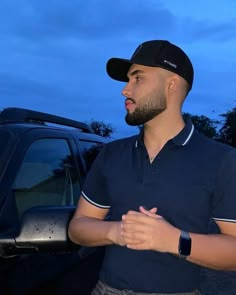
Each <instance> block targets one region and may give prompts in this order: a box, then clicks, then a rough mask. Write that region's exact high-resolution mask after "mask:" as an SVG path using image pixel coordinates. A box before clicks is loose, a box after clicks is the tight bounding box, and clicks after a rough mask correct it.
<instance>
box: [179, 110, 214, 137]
mask: <svg viewBox="0 0 236 295" xmlns="http://www.w3.org/2000/svg"><path fill="white" fill-rule="evenodd" d="M183 118H184V119H185V120H188V119H191V120H192V122H193V124H194V126H195V127H196V129H197V130H198V131H199V132H201V133H202V134H204V135H206V136H208V137H210V138H213V139H216V138H217V135H218V132H217V130H216V126H217V124H219V122H218V121H216V120H212V119H210V118H208V117H206V116H203V115H201V116H198V115H191V114H189V113H183Z"/></svg>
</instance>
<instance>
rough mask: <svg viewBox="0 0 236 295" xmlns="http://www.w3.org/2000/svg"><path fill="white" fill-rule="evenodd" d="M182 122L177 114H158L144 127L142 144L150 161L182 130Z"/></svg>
mask: <svg viewBox="0 0 236 295" xmlns="http://www.w3.org/2000/svg"><path fill="white" fill-rule="evenodd" d="M184 125H185V123H184V120H183V117H182V115H181V114H180V113H179V114H172V116H170V114H168V115H167V114H160V115H158V116H157V117H156V118H154V119H153V120H151V121H149V122H148V123H146V124H145V125H144V144H145V146H146V148H147V151H148V154H149V157H150V159H153V158H154V157H155V156H156V155H157V154H158V153H159V152H160V151H161V149H162V148H163V146H164V145H165V144H166V143H167V141H169V140H170V139H172V138H174V137H175V136H176V135H177V134H178V133H179V132H180V131H181V130H182V129H183V128H184Z"/></svg>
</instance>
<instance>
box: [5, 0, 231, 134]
mask: <svg viewBox="0 0 236 295" xmlns="http://www.w3.org/2000/svg"><path fill="white" fill-rule="evenodd" d="M0 1H1V2H0V95H1V101H0V108H1V109H2V108H6V107H22V108H30V109H33V110H38V111H42V112H49V113H53V114H56V115H59V116H66V117H69V118H71V119H75V120H81V121H86V122H90V121H91V120H99V121H103V122H105V123H108V124H111V125H112V126H113V127H114V128H115V130H116V131H115V133H114V134H113V137H114V138H120V137H126V136H129V135H132V134H135V133H137V131H138V129H137V127H129V126H127V125H126V123H125V121H124V116H125V108H124V98H123V97H122V95H121V89H122V87H123V86H124V83H121V82H117V81H115V80H112V79H110V78H109V77H108V75H107V74H106V62H107V60H108V59H109V58H110V57H124V58H130V57H131V55H132V53H133V51H134V50H135V48H136V47H137V46H138V45H139V44H140V43H142V42H144V41H147V40H152V39H166V40H169V41H170V42H172V43H175V44H176V45H178V46H180V47H181V48H182V49H184V51H185V52H186V53H187V54H188V56H189V57H190V59H191V60H192V63H193V66H194V69H195V79H194V85H193V89H192V90H191V92H190V94H189V96H188V98H187V100H186V103H185V106H184V109H183V111H185V112H189V113H191V114H196V115H205V116H208V117H209V118H211V119H218V118H219V114H221V113H224V112H227V111H228V110H230V109H232V107H235V106H236V96H235V93H236V1H235V0H224V1H223V0H222V1H221V0H218V1H213V0H198V1H191V0H178V1H177V0H163V1H159V0H145V1H144V0H142V1H141V0H116V1H113V0H87V1H82V0H47V1H44V0H0Z"/></svg>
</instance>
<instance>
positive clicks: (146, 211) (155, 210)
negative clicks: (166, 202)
mask: <svg viewBox="0 0 236 295" xmlns="http://www.w3.org/2000/svg"><path fill="white" fill-rule="evenodd" d="M139 211H140V212H142V213H144V214H146V215H149V213H153V214H156V212H157V208H156V207H153V208H152V209H150V210H148V209H147V208H145V206H140V207H139Z"/></svg>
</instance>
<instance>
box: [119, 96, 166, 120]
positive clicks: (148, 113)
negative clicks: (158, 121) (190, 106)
mask: <svg viewBox="0 0 236 295" xmlns="http://www.w3.org/2000/svg"><path fill="white" fill-rule="evenodd" d="M165 109H166V99H165V97H164V96H161V97H159V98H157V97H155V98H154V99H152V98H149V99H147V102H146V103H145V104H144V105H143V106H141V107H137V108H136V109H135V111H134V112H133V113H127V114H126V116H125V121H126V123H127V124H128V125H131V126H139V125H143V124H145V123H146V122H148V121H150V120H152V119H153V118H155V117H156V116H158V115H159V114H160V113H162V112H163V111H164V110H165Z"/></svg>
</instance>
